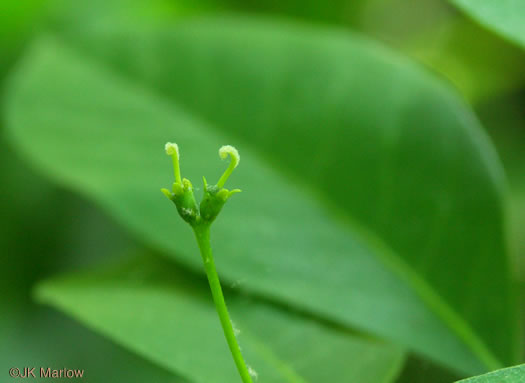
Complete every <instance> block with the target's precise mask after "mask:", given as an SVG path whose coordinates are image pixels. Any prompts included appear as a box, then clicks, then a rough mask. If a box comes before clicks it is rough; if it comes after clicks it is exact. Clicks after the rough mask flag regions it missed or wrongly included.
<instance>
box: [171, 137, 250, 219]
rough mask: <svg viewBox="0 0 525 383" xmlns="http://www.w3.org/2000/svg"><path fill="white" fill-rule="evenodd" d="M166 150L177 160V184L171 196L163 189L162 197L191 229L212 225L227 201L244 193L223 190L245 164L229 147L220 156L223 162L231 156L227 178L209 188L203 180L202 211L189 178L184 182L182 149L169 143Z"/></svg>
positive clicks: (235, 150) (223, 177) (222, 148)
mask: <svg viewBox="0 0 525 383" xmlns="http://www.w3.org/2000/svg"><path fill="white" fill-rule="evenodd" d="M165 150H166V154H167V155H168V156H171V157H172V158H173V168H174V174H175V182H174V183H173V187H172V191H171V192H170V191H169V190H168V189H165V188H163V189H161V191H162V193H164V195H165V196H166V197H168V199H170V200H171V201H172V202H173V203H174V204H175V206H176V207H177V211H178V212H179V215H180V216H181V217H182V219H183V220H185V221H186V222H188V223H189V224H190V225H191V226H195V225H202V224H204V225H209V224H211V223H212V222H213V221H214V220H215V218H217V215H218V214H219V213H220V211H221V209H222V207H223V206H224V204H225V203H226V201H227V200H228V199H229V198H230V197H231V196H232V195H233V194H235V193H239V192H240V191H241V190H240V189H233V190H231V191H230V190H228V189H226V188H224V187H223V186H224V184H225V183H226V181H227V180H228V178H229V177H230V175H231V173H232V172H233V170H234V169H235V168H236V167H237V165H239V162H240V160H241V156H240V155H239V152H238V151H237V149H235V148H234V147H233V146H231V145H225V146H223V147H221V148H220V149H219V156H220V157H221V158H222V159H225V158H227V157H228V155H229V156H230V158H231V161H230V165H229V166H228V168H227V169H226V170H225V171H224V174H223V175H222V176H221V178H220V179H219V181H218V182H217V184H216V185H208V183H207V182H206V178H204V177H203V181H204V196H203V198H202V201H201V203H200V207H198V206H197V202H196V201H195V195H194V190H193V186H192V184H191V182H190V181H189V180H188V179H186V178H183V179H181V175H180V165H179V159H180V153H179V146H178V145H177V144H174V143H171V142H168V143H167V144H166V146H165Z"/></svg>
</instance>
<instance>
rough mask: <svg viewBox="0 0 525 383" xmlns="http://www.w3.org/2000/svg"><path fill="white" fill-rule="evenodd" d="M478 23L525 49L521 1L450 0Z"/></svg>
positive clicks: (524, 23)
mask: <svg viewBox="0 0 525 383" xmlns="http://www.w3.org/2000/svg"><path fill="white" fill-rule="evenodd" d="M451 2H452V3H453V4H455V5H457V6H458V7H459V8H461V9H462V10H464V11H465V12H466V13H468V14H469V15H470V16H472V17H473V18H474V19H476V20H477V21H478V22H479V23H481V24H482V25H484V26H486V27H487V28H489V29H492V30H493V31H495V32H497V33H499V34H500V35H501V36H504V37H506V38H507V39H509V40H511V41H514V42H515V43H517V44H519V45H521V46H522V47H524V48H525V2H523V0H498V1H492V0H476V1H473V0H451Z"/></svg>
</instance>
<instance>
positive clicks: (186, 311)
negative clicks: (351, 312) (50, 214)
mask: <svg viewBox="0 0 525 383" xmlns="http://www.w3.org/2000/svg"><path fill="white" fill-rule="evenodd" d="M37 296H38V297H39V299H40V300H41V301H43V302H46V303H50V304H52V305H54V306H56V307H58V308H60V309H61V310H63V311H65V312H67V313H69V314H70V315H72V316H74V317H76V318H78V319H79V320H81V321H82V322H84V323H86V324H87V325H88V326H90V327H92V328H94V329H96V330H98V331H100V332H102V333H104V334H106V335H107V336H109V337H110V338H112V339H113V340H115V341H117V342H118V343H121V344H124V345H126V346H128V347H129V348H131V349H132V350H134V351H136V352H138V353H139V354H141V355H143V356H145V357H146V358H148V359H150V360H153V361H155V362H156V363H158V364H160V365H162V366H164V367H166V368H168V369H169V370H171V371H174V372H177V373H182V374H183V375H184V376H186V377H188V378H189V379H190V380H191V381H194V382H206V383H214V382H216V383H223V382H236V381H238V380H239V377H238V373H237V371H236V368H235V365H234V363H233V361H232V359H231V356H230V352H229V350H228V347H227V345H226V341H225V339H224V336H223V333H222V330H221V328H220V324H219V320H218V318H217V316H216V314H215V310H214V306H213V304H212V301H211V299H210V297H209V291H208V290H207V286H206V280H205V279H201V278H192V277H191V274H188V271H187V270H182V269H177V268H176V267H174V266H173V265H172V264H170V263H168V262H167V261H160V260H158V259H156V258H154V257H153V256H149V257H142V258H139V259H137V260H135V261H134V262H131V263H129V264H126V265H124V266H119V267H117V268H114V269H111V270H104V271H101V272H96V273H90V274H88V275H84V276H78V275H77V276H72V277H70V278H65V279H59V280H55V281H49V282H45V283H43V284H42V285H40V287H39V288H38V290H37ZM227 300H228V306H229V310H230V311H231V314H232V318H233V320H234V323H235V325H234V326H235V327H236V328H237V329H238V330H239V331H240V335H239V341H240V344H241V347H242V350H243V354H244V356H245V358H246V360H247V361H248V363H249V364H250V365H251V366H253V368H254V369H255V370H256V372H257V373H258V375H259V378H260V380H261V381H262V382H268V383H271V382H275V383H277V382H279V383H282V382H293V383H306V382H328V381H333V380H334V379H335V380H337V379H339V380H341V381H344V382H362V383H366V382H370V383H379V382H390V381H392V379H393V378H394V377H395V376H396V374H397V371H398V369H399V366H400V365H401V363H402V359H403V358H402V353H401V352H400V351H399V350H398V349H397V348H396V347H393V346H388V345H385V344H383V343H382V342H379V341H373V340H365V339H362V338H359V337H356V336H353V335H351V334H349V333H347V334H344V333H341V332H337V331H335V330H331V329H329V328H325V327H323V326H322V325H319V324H317V323H316V322H314V321H312V320H311V319H310V320H307V319H302V318H300V317H298V316H297V315H296V314H293V313H291V312H287V311H283V310H282V309H276V308H272V307H271V306H269V305H268V304H262V303H255V302H253V301H251V300H250V299H248V298H243V297H241V296H239V295H231V296H228V297H227ZM301 350H302V351H304V352H302V351H301Z"/></svg>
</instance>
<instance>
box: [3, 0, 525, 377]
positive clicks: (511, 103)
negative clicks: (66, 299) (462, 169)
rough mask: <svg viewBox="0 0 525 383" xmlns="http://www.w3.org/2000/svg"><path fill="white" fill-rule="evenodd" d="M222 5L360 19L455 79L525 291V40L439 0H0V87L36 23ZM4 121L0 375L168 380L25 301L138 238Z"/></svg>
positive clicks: (419, 365)
mask: <svg viewBox="0 0 525 383" xmlns="http://www.w3.org/2000/svg"><path fill="white" fill-rule="evenodd" d="M223 12H244V13H254V14H265V15H274V16H275V17H280V18H290V19H296V20H301V21H302V22H305V23H310V24H315V25H321V26H322V25H336V26H339V27H341V28H348V29H349V30H354V31H358V32H360V33H363V34H365V35H367V36H369V37H371V38H373V39H376V40H378V41H380V42H381V43H383V44H385V45H387V46H389V47H392V48H393V49H395V50H397V51H399V52H401V53H402V54H403V55H406V56H408V57H410V58H412V59H413V60H415V61H417V62H419V63H420V64H421V65H424V66H426V67H427V68H428V69H429V70H431V71H433V72H435V73H437V74H438V75H439V76H441V77H443V78H445V79H446V81H449V82H450V83H452V84H453V86H454V87H456V88H457V90H458V91H459V93H460V94H461V95H462V96H463V97H464V98H465V99H466V100H467V101H468V103H469V104H470V105H471V106H472V108H473V109H474V110H475V112H476V114H477V116H478V117H479V118H480V120H481V122H482V125H483V127H484V128H485V129H486V130H487V132H488V134H489V135H490V137H491V138H492V140H493V142H494V144H495V146H496V148H497V151H498V154H499V155H500V158H501V160H502V162H503V165H504V167H505V170H506V172H507V177H508V200H509V213H510V215H509V217H510V219H509V225H510V226H509V227H510V230H509V232H510V238H509V241H510V244H511V255H512V259H513V262H514V265H515V267H514V270H515V277H516V281H517V282H516V283H517V284H519V285H520V286H521V287H520V289H521V290H522V291H523V288H524V287H525V262H524V260H525V50H523V49H520V48H519V47H517V46H515V45H514V44H513V43H511V42H508V41H507V40H505V39H503V38H501V37H500V36H498V35H496V34H494V33H493V32H491V31H489V30H487V29H485V28H483V27H481V26H480V25H478V24H477V23H476V22H474V21H473V20H471V19H470V18H469V17H468V16H466V15H465V14H463V13H461V12H460V11H458V10H457V9H456V8H454V7H453V6H451V5H450V4H449V3H448V2H446V1H440V0H421V1H417V2H409V1H403V0H355V1H352V0H334V1H331V2H327V1H315V0H303V1H299V0H279V1H277V0H260V1H255V0H248V1H240V0H226V1H222V2H218V1H214V0H201V1H190V0H162V1H161V0H154V1H148V2H144V1H134V0H129V1H124V0H92V1H88V2H73V1H71V2H66V1H64V2H58V1H45V0H24V1H20V0H0V90H3V89H4V87H3V84H4V80H5V79H6V77H7V76H8V75H9V73H10V72H11V71H13V70H14V69H16V68H17V65H18V63H19V60H20V58H21V57H22V56H23V54H24V50H25V49H26V47H27V46H28V45H29V44H30V43H31V41H32V39H33V38H34V37H35V36H36V35H38V34H40V33H42V32H43V31H46V30H60V28H66V27H67V26H68V25H71V24H76V25H77V27H80V28H81V27H83V26H85V27H86V28H87V27H93V26H95V27H96V26H100V27H101V28H102V27H103V26H104V25H106V24H119V23H122V24H129V25H139V24H140V25H144V24H146V25H147V24H152V23H153V24H166V25H170V24H174V23H178V22H180V21H181V20H184V19H186V18H190V17H194V16H198V15H202V14H218V13H223ZM2 95H3V92H2ZM3 121H4V120H3V115H2V114H0V180H1V181H0V182H1V183H0V185H1V188H0V190H1V191H0V195H1V199H0V211H1V215H0V251H1V254H0V377H1V378H0V379H1V380H2V381H4V380H6V379H7V370H8V368H9V367H12V366H11V363H12V361H16V362H17V364H18V366H23V365H28V366H34V365H68V366H82V368H84V369H85V370H88V371H90V372H91V375H92V378H93V380H90V381H108V382H109V381H127V382H144V381H150V382H153V381H159V382H160V381H163V382H167V381H170V379H172V375H171V374H170V373H168V372H167V371H164V370H163V369H162V368H160V367H158V366H155V365H153V364H152V363H149V362H147V361H145V360H144V359H142V358H140V357H137V356H135V355H134V354H132V353H130V352H128V351H126V350H124V349H123V348H121V347H120V346H117V345H115V344H113V343H111V342H110V341H108V340H106V339H105V338H103V337H101V336H100V335H97V334H96V333H94V332H91V331H90V330H87V329H86V328H84V327H83V326H81V325H79V324H77V323H76V322H74V321H73V320H71V319H69V318H68V317H66V316H65V315H63V314H61V313H58V312H56V311H55V310H53V309H51V308H48V307H44V306H41V305H38V304H36V303H35V302H34V300H33V298H32V288H33V286H34V285H35V283H36V282H37V281H39V280H42V279H44V278H46V277H49V276H53V275H56V274H59V273H61V272H64V271H72V270H77V269H83V268H88V267H91V266H94V265H97V264H100V263H103V262H108V261H112V260H115V259H116V258H118V257H124V254H128V253H129V252H130V251H133V250H134V249H138V248H141V247H142V246H143V245H142V244H139V243H137V242H136V241H135V240H134V239H133V238H131V237H130V236H129V235H128V234H127V233H126V232H124V231H123V230H122V229H121V228H120V227H119V226H118V225H116V224H115V223H114V222H113V220H112V219H110V218H109V217H108V216H107V215H106V214H105V213H104V212H103V211H101V210H100V209H99V208H98V207H97V206H95V205H94V204H93V203H92V202H90V201H88V200H86V199H84V198H82V197H79V196H77V195H75V194H72V193H71V192H69V191H67V190H64V189H62V188H60V187H58V186H56V185H55V184H53V183H51V182H49V181H48V180H47V179H45V178H44V177H42V176H41V175H40V174H39V173H37V172H36V171H35V170H33V169H32V167H31V166H30V165H29V164H28V163H27V161H26V160H25V159H24V158H22V157H21V156H20V155H19V154H18V153H16V152H15V151H14V149H13V148H12V147H11V146H10V145H9V144H8V142H7V140H6V139H5V137H4V136H3V134H2V133H3V132H2V131H1V130H2V129H3V127H2V123H3ZM121 254H122V255H121ZM57 329H60V331H57ZM108 359H111V363H108ZM429 370H432V371H434V372H433V374H434V376H441V377H442V378H441V379H442V381H447V380H451V379H454V378H455V376H454V374H452V373H449V372H446V371H442V370H440V368H438V367H436V366H433V365H432V364H431V363H430V362H427V361H424V360H421V359H419V358H415V357H411V359H409V362H408V363H407V365H406V367H405V369H404V370H403V372H402V374H401V376H400V378H399V381H400V382H403V381H407V382H408V381H411V382H418V381H423V380H424V379H425V371H427V372H428V371H429ZM4 375H5V376H4ZM419 379H421V380H419ZM6 381H7V380H6Z"/></svg>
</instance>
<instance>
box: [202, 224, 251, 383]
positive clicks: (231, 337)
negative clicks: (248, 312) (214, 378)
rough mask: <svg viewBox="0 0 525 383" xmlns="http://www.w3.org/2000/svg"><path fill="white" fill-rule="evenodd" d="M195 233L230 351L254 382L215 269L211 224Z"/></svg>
mask: <svg viewBox="0 0 525 383" xmlns="http://www.w3.org/2000/svg"><path fill="white" fill-rule="evenodd" d="M193 231H194V233H195V238H196V239H197V243H198V245H199V249H200V251H201V256H202V260H203V262H204V269H205V270H206V275H207V277H208V282H209V284H210V289H211V294H212V296H213V302H214V303H215V308H216V309H217V314H219V319H220V321H221V325H222V330H223V331H224V336H225V337H226V341H227V342H228V346H229V347H230V351H231V353H232V356H233V360H234V361H235V365H236V366H237V371H239V375H240V376H241V378H242V381H243V383H253V382H252V378H251V376H250V373H249V371H248V368H247V367H246V363H245V362H244V359H243V357H242V354H241V349H240V348H239V344H238V343H237V338H235V333H234V331H233V326H232V322H231V320H230V315H229V314H228V308H227V307H226V302H225V301H224V295H223V294H222V288H221V282H220V280H219V275H218V274H217V270H216V269H215V262H214V261H213V254H212V252H211V245H210V225H209V224H205V225H197V226H194V227H193Z"/></svg>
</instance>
